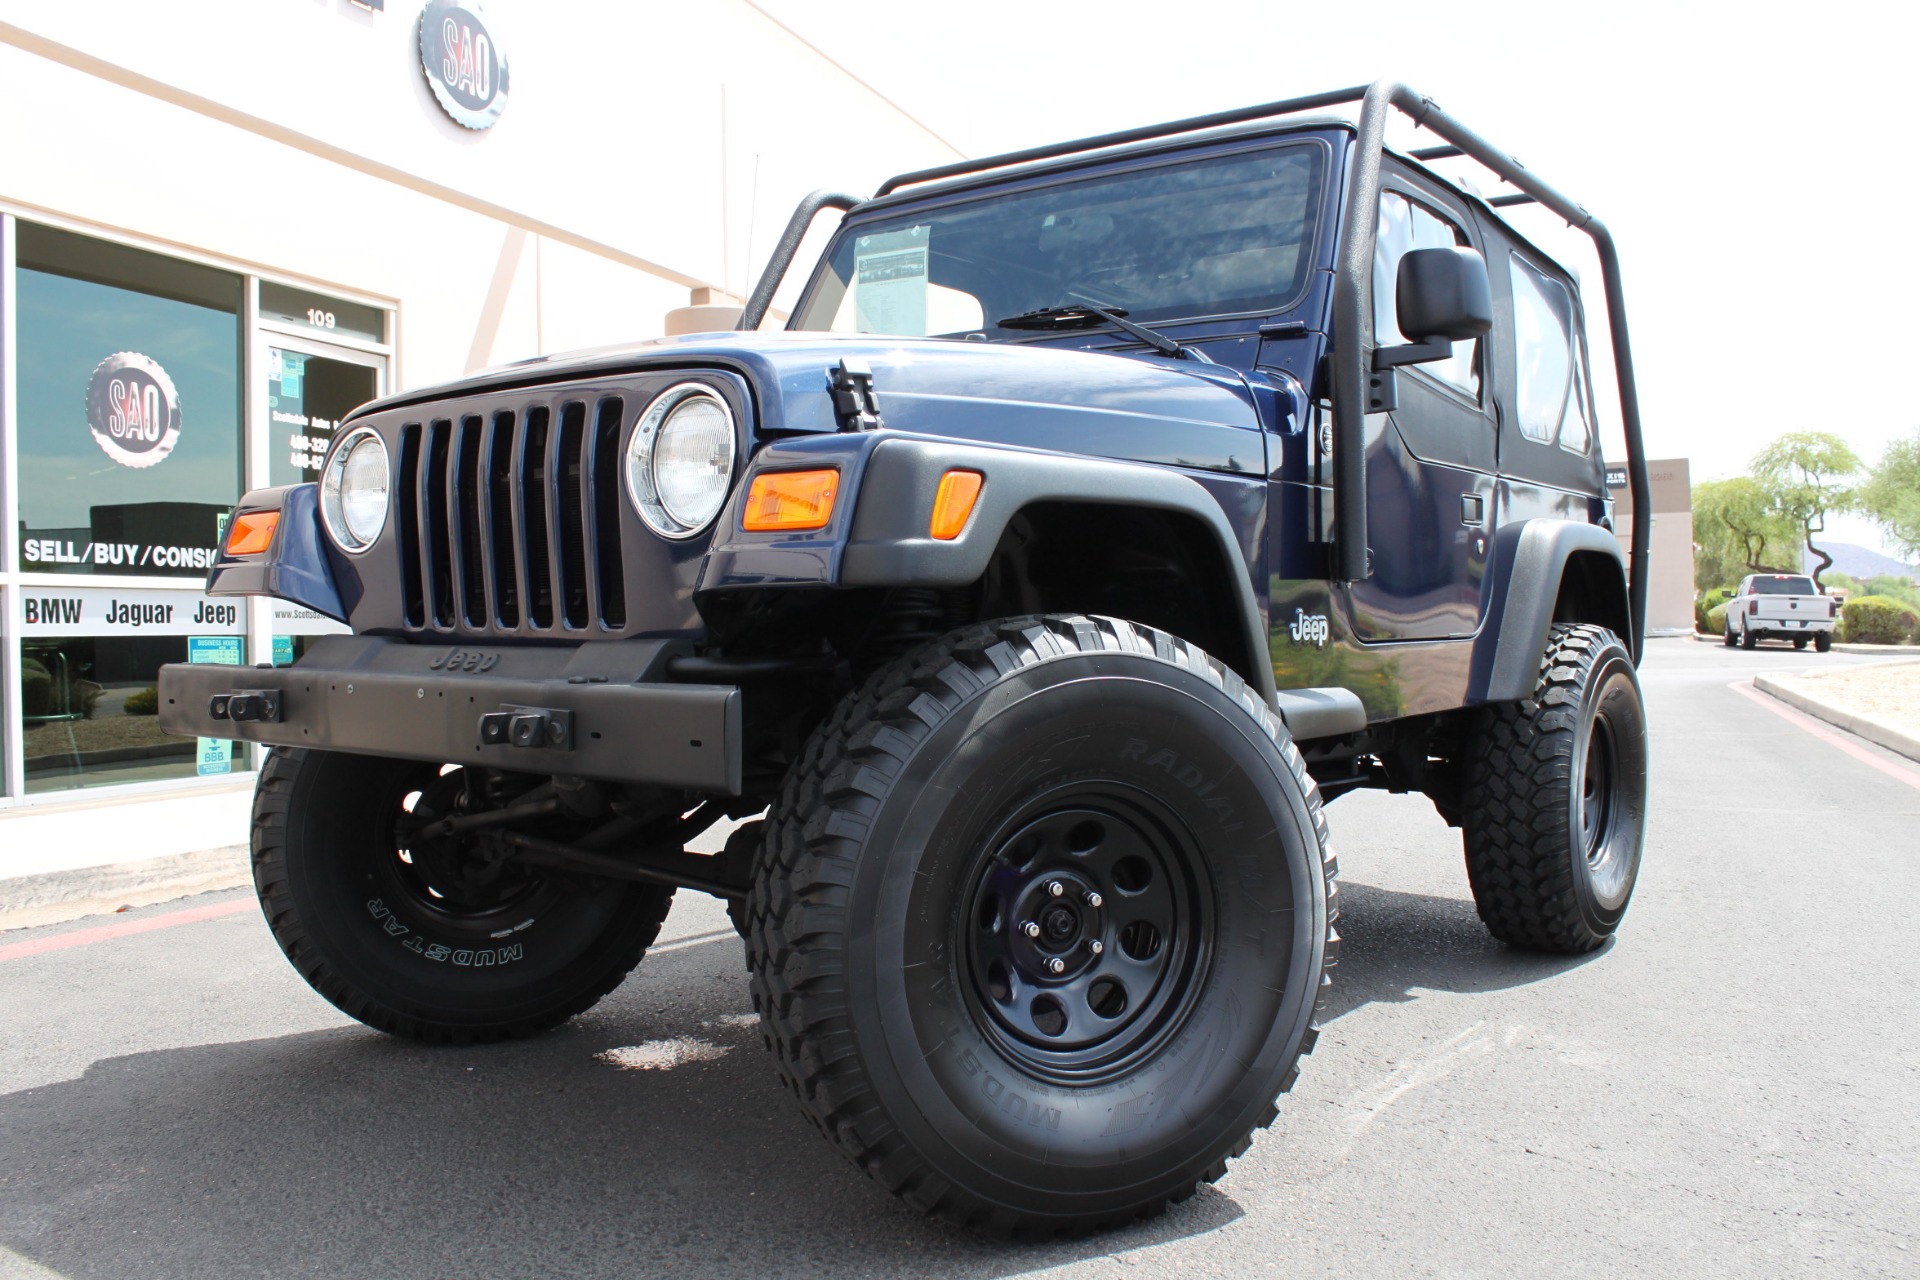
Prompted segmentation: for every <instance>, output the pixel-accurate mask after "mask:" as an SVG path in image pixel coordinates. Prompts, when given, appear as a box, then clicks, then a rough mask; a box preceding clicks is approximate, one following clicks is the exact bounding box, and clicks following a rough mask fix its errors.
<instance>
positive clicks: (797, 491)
mask: <svg viewBox="0 0 1920 1280" xmlns="http://www.w3.org/2000/svg"><path fill="white" fill-rule="evenodd" d="M839 492H840V472H839V471H838V470H837V469H830V470H826V471H763V472H761V473H760V474H759V475H757V476H755V477H754V478H753V484H752V486H751V487H749V488H748V489H747V505H746V509H745V510H744V511H743V512H742V513H741V516H740V527H741V528H742V529H745V530H746V531H747V532H748V533H780V532H784V531H787V530H794V529H820V528H824V527H826V523H827V521H828V520H830V519H832V518H833V499H834V497H835V495H836V494H838V493H839Z"/></svg>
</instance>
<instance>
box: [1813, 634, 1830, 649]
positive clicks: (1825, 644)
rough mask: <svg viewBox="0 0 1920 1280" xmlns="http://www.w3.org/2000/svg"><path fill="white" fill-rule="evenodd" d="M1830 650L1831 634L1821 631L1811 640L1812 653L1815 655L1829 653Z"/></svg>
mask: <svg viewBox="0 0 1920 1280" xmlns="http://www.w3.org/2000/svg"><path fill="white" fill-rule="evenodd" d="M1832 649H1833V634H1832V633H1831V632H1828V631H1822V632H1821V633H1820V634H1819V635H1816V636H1815V637H1814V638H1813V651H1814V652H1815V653H1829V652H1831V651H1832Z"/></svg>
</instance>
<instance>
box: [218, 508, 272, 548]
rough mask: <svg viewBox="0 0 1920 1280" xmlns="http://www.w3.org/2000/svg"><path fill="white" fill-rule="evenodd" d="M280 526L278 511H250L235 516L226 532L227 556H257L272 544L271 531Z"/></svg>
mask: <svg viewBox="0 0 1920 1280" xmlns="http://www.w3.org/2000/svg"><path fill="white" fill-rule="evenodd" d="M279 524H280V513H279V512H278V511H251V512H248V513H247V514H246V515H244V516H237V517H235V519H234V522H233V526H232V527H231V528H229V529H228V530H227V554H228V555H230V556H257V555H259V554H260V553H261V552H262V551H265V550H266V549H267V547H268V545H269V544H271V543H272V542H273V531H274V529H275V528H276V527H278V525H279Z"/></svg>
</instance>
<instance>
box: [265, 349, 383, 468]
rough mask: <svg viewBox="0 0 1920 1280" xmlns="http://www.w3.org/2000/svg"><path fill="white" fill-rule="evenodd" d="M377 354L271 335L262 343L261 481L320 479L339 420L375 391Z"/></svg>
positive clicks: (379, 368) (378, 369) (380, 363)
mask: <svg viewBox="0 0 1920 1280" xmlns="http://www.w3.org/2000/svg"><path fill="white" fill-rule="evenodd" d="M385 363H386V362H385V360H384V358H383V357H380V356H374V355H366V354H363V353H361V352H358V351H350V350H347V349H345V348H342V347H330V346H327V345H326V344H324V343H318V342H299V341H294V340H292V339H284V338H279V337H274V338H271V339H269V341H268V346H267V427H268V434H267V440H268V449H269V463H268V468H267V472H268V475H267V482H268V483H269V484H273V485H283V484H302V483H304V482H306V481H308V480H318V479H319V478H320V464H321V463H322V462H324V461H325V460H326V456H327V446H328V445H330V444H331V443H333V433H334V431H335V429H336V428H338V427H339V425H340V420H341V419H342V418H345V417H346V416H347V414H349V413H351V412H352V411H353V410H354V409H357V408H358V407H359V406H361V405H363V404H365V403H366V402H367V401H369V400H372V399H375V398H376V397H378V396H379V395H380V392H381V386H380V382H381V377H380V375H381V372H382V366H383V365H384V364H385Z"/></svg>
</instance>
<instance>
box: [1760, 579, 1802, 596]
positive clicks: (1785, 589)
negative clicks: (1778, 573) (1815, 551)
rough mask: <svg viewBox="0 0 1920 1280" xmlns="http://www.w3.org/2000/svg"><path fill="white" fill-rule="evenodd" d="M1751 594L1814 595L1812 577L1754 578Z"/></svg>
mask: <svg viewBox="0 0 1920 1280" xmlns="http://www.w3.org/2000/svg"><path fill="white" fill-rule="evenodd" d="M1753 594H1755V595H1757V596H1810V595H1816V594H1818V593H1817V592H1815V591H1814V589H1813V579H1812V578H1792V577H1787V578H1755V579H1754V580H1753Z"/></svg>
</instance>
